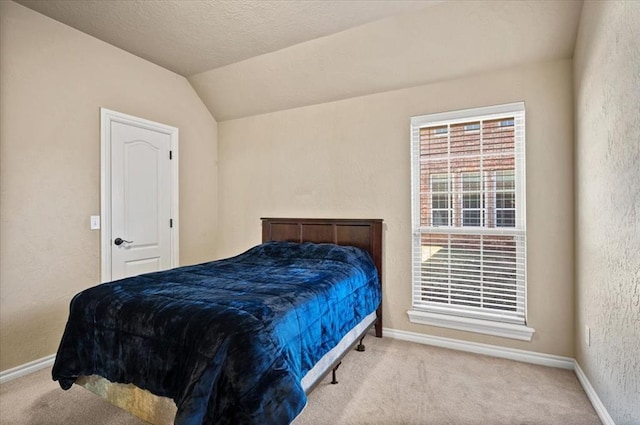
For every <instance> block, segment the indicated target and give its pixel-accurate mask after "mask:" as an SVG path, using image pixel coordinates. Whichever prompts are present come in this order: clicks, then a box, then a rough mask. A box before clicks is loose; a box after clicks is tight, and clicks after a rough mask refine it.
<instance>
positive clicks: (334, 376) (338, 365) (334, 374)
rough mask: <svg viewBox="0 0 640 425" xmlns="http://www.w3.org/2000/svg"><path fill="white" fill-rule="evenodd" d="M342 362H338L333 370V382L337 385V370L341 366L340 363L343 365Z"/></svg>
mask: <svg viewBox="0 0 640 425" xmlns="http://www.w3.org/2000/svg"><path fill="white" fill-rule="evenodd" d="M341 364H342V362H340V363H338V364H337V365H336V367H334V368H333V369H332V370H331V378H332V379H331V383H332V384H333V385H335V384H337V383H338V380H337V379H336V370H338V368H339V367H340V365H341Z"/></svg>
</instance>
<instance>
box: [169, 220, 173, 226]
mask: <svg viewBox="0 0 640 425" xmlns="http://www.w3.org/2000/svg"><path fill="white" fill-rule="evenodd" d="M169 227H171V228H173V219H172V218H170V219H169Z"/></svg>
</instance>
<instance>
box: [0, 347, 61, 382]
mask: <svg viewBox="0 0 640 425" xmlns="http://www.w3.org/2000/svg"><path fill="white" fill-rule="evenodd" d="M55 359H56V355H55V354H51V355H50V356H47V357H43V358H41V359H38V360H34V361H32V362H29V363H25V364H23V365H20V366H16V367H14V368H11V369H7V370H3V371H2V372H0V384H4V383H5V382H9V381H13V380H14V379H16V378H20V377H21V376H26V375H29V374H30V373H33V372H37V371H39V370H40V369H44V368H46V367H51V366H53V362H54V361H55Z"/></svg>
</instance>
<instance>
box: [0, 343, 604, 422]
mask: <svg viewBox="0 0 640 425" xmlns="http://www.w3.org/2000/svg"><path fill="white" fill-rule="evenodd" d="M365 344H366V346H367V351H366V352H364V353H358V352H352V353H350V354H349V355H348V356H347V357H346V358H345V360H344V361H343V363H342V365H341V366H340V369H338V380H339V381H340V383H339V384H338V385H331V384H330V383H329V381H330V377H328V378H327V379H325V380H324V381H323V382H322V383H321V384H320V385H319V386H318V387H317V388H316V389H315V390H314V391H313V393H311V395H310V396H309V401H308V404H307V407H306V408H305V410H304V411H303V412H302V414H301V415H300V416H299V417H298V418H297V419H296V420H295V422H294V424H295V425H330V424H345V425H364V424H390V425H401V424H402V425H405V424H406V425H409V424H416V425H418V424H419V425H445V424H446V425H474V424H478V425H480V424H482V425H501V424H505V425H525V424H526V425H534V424H540V425H542V424H544V425H554V424H558V425H560V424H562V425H574V424H575V425H590V424H600V423H601V422H600V420H599V419H598V416H597V414H596V412H595V411H594V409H593V407H592V406H591V404H590V402H589V400H588V399H587V396H586V395H585V393H584V391H583V390H582V388H581V386H580V384H579V383H578V380H577V378H576V376H575V374H574V373H573V372H572V371H569V370H563V369H553V368H547V367H543V366H535V365H530V364H526V363H518V362H515V361H511V360H504V359H498V358H494V357H487V356H480V355H475V354H469V353H464V352H459V351H452V350H447V349H443V348H436V347H430V346H426V345H420V344H415V343H410V342H405V341H399V340H395V339H391V338H383V339H378V338H374V337H371V336H368V337H367V338H366V339H365ZM0 423H1V424H2V425H14V424H15V425H17V424H29V425H63V424H64V425H76V424H77V425H107V424H109V425H142V424H143V422H142V421H140V420H138V419H136V418H134V417H132V416H130V415H129V414H128V413H126V412H124V411H122V410H120V409H119V408H117V407H114V406H112V405H110V404H108V403H107V402H105V401H103V400H102V399H100V398H99V397H97V396H95V395H93V394H92V393H90V392H89V391H87V390H85V389H84V388H80V387H77V386H75V385H74V387H72V389H71V390H69V391H66V392H65V391H62V390H61V389H60V388H59V387H58V384H57V383H56V382H53V381H52V380H51V371H50V369H44V370H42V371H39V372H36V373H34V374H31V375H29V376H25V377H22V378H19V379H17V380H14V381H11V382H8V383H6V384H3V385H1V386H0Z"/></svg>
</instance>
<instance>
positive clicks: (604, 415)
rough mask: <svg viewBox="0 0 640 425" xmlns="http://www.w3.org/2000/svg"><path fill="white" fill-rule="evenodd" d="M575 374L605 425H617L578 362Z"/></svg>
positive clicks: (576, 362)
mask: <svg viewBox="0 0 640 425" xmlns="http://www.w3.org/2000/svg"><path fill="white" fill-rule="evenodd" d="M574 372H575V373H576V376H577V377H578V381H580V385H582V388H583V389H584V392H585V393H587V397H589V401H590V402H591V404H592V405H593V408H594V409H595V410H596V413H597V414H598V417H599V418H600V420H601V421H602V423H603V425H616V424H615V422H614V421H613V418H611V415H609V412H608V411H607V408H606V407H604V404H602V400H600V397H598V394H597V393H596V390H595V389H593V387H592V386H591V382H589V379H588V378H587V375H585V374H584V372H583V371H582V368H581V367H580V364H579V363H578V361H577V360H576V361H575V369H574Z"/></svg>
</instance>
